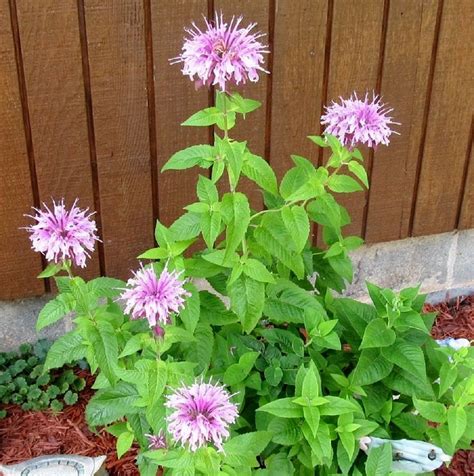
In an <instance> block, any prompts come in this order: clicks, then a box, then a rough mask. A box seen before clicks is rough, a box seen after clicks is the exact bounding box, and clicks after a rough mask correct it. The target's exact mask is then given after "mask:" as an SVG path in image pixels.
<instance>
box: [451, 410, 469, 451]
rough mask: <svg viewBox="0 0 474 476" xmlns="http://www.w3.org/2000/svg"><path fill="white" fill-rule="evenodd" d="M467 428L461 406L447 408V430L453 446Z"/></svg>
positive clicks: (464, 412) (464, 413)
mask: <svg viewBox="0 0 474 476" xmlns="http://www.w3.org/2000/svg"><path fill="white" fill-rule="evenodd" d="M466 428H467V415H466V411H465V410H464V408H462V407H450V408H449V409H448V430H449V437H450V438H451V443H452V445H453V446H455V445H456V443H457V442H458V441H459V440H460V439H461V437H462V436H463V434H464V432H465V431H466Z"/></svg>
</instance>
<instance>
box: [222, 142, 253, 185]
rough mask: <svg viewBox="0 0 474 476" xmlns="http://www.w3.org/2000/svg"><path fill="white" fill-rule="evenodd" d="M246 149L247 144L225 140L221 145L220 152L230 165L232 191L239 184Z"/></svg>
mask: <svg viewBox="0 0 474 476" xmlns="http://www.w3.org/2000/svg"><path fill="white" fill-rule="evenodd" d="M246 147H247V143H246V142H229V141H228V140H223V141H222V142H221V143H220V152H221V154H223V155H224V156H225V159H226V161H227V164H228V173H229V182H230V188H231V190H235V188H236V187H237V184H238V182H239V179H240V174H241V173H242V167H243V163H244V154H245V149H246Z"/></svg>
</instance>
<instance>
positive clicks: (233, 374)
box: [224, 352, 259, 386]
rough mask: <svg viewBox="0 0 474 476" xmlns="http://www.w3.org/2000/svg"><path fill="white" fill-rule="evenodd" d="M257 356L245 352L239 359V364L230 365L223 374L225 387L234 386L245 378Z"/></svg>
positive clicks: (254, 353)
mask: <svg viewBox="0 0 474 476" xmlns="http://www.w3.org/2000/svg"><path fill="white" fill-rule="evenodd" d="M258 356H259V353H258V352H246V353H245V354H244V355H242V357H240V359H239V363H237V364H232V365H231V366H230V367H228V368H227V370H226V371H225V373H224V383H225V384H226V385H229V386H230V385H236V384H238V383H240V382H242V381H243V380H245V378H246V377H247V375H248V374H249V373H250V371H251V370H252V368H253V366H254V364H255V361H256V360H257V358H258Z"/></svg>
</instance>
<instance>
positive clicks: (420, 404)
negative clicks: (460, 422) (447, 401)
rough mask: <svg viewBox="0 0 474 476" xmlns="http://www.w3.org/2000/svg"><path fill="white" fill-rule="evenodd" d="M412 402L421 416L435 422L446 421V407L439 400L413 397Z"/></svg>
mask: <svg viewBox="0 0 474 476" xmlns="http://www.w3.org/2000/svg"><path fill="white" fill-rule="evenodd" d="M413 404H414V405H415V408H416V409H417V410H418V411H419V412H420V415H421V416H422V417H423V418H426V419H427V420H429V421H434V422H436V423H444V422H445V421H446V407H445V406H444V405H443V404H442V403H439V402H427V401H425V400H419V399H418V398H416V397H413Z"/></svg>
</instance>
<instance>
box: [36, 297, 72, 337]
mask: <svg viewBox="0 0 474 476" xmlns="http://www.w3.org/2000/svg"><path fill="white" fill-rule="evenodd" d="M71 311H72V302H71V296H70V295H67V294H59V295H58V296H56V297H55V298H54V299H51V301H49V302H47V303H46V305H45V306H44V307H43V309H41V311H40V313H39V316H38V320H37V321H36V330H37V331H40V330H42V329H44V328H45V327H47V326H50V325H51V324H54V323H55V322H57V321H59V320H60V319H62V318H63V317H64V316H65V315H66V314H68V313H69V312H71Z"/></svg>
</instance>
